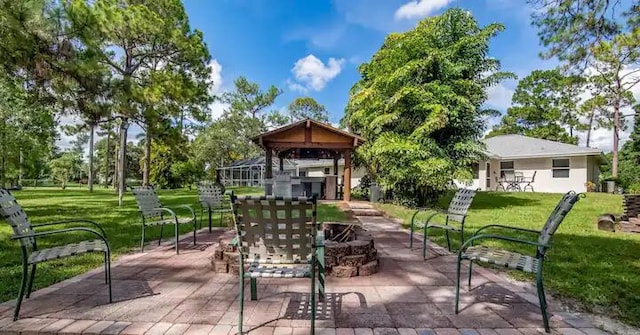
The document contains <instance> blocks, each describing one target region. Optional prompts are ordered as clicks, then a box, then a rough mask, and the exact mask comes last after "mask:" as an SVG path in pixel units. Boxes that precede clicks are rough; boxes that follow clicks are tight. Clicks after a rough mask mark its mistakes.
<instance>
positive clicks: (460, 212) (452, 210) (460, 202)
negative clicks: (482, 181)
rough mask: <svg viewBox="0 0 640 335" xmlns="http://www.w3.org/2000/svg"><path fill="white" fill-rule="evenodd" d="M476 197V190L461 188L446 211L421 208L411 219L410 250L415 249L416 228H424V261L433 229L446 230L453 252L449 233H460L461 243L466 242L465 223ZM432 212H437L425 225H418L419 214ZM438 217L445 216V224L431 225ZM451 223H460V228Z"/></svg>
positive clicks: (448, 244) (448, 242) (449, 247)
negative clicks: (427, 211) (414, 233)
mask: <svg viewBox="0 0 640 335" xmlns="http://www.w3.org/2000/svg"><path fill="white" fill-rule="evenodd" d="M475 195H476V190H472V189H466V188H461V189H458V190H457V191H456V193H455V194H454V195H453V198H452V199H451V202H449V208H448V209H446V210H440V209H432V208H419V209H418V210H417V211H415V213H413V216H412V217H411V234H410V238H411V240H410V241H409V248H410V249H413V231H414V230H415V227H416V226H417V227H418V228H422V259H427V240H428V235H427V233H428V230H429V228H432V229H434V228H435V229H442V230H444V233H445V236H446V238H447V248H448V249H449V251H451V241H450V239H449V232H450V231H453V232H458V233H460V243H463V242H464V221H465V219H466V218H467V212H468V211H469V207H471V203H472V202H473V198H474V197H475ZM425 210H431V211H436V212H435V213H433V214H431V215H430V216H428V217H427V219H426V220H425V223H424V225H416V223H415V221H416V220H415V219H416V216H417V215H418V213H420V212H422V211H425ZM437 215H444V216H445V222H444V224H437V223H431V220H432V219H433V218H435V217H436V216H437ZM450 222H457V223H459V225H460V226H459V227H457V226H453V225H450V224H449V223H450Z"/></svg>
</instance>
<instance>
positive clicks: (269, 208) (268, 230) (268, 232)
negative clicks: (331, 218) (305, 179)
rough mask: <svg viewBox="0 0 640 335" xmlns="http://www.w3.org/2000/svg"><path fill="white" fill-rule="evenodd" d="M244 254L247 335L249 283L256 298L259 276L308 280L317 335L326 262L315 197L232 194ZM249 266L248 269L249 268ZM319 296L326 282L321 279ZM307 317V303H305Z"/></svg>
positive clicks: (241, 267) (242, 276) (242, 283)
mask: <svg viewBox="0 0 640 335" xmlns="http://www.w3.org/2000/svg"><path fill="white" fill-rule="evenodd" d="M231 203H232V206H233V214H234V222H235V227H236V233H237V237H238V241H239V247H238V250H239V251H240V257H238V259H239V263H240V264H239V270H240V297H239V299H240V301H239V303H240V316H239V319H238V333H239V334H243V330H242V322H243V311H244V287H245V280H246V279H249V280H250V282H251V300H256V299H257V283H256V281H257V279H258V278H310V279H311V283H310V284H311V290H310V299H309V308H310V309H311V330H310V334H312V335H313V334H315V318H316V292H315V291H316V271H317V270H316V269H317V268H319V269H320V270H321V269H322V266H323V264H324V262H323V261H324V233H323V232H322V231H320V230H319V229H318V223H317V221H316V198H315V196H314V197H312V198H306V197H298V198H283V197H274V196H253V197H252V196H247V197H237V196H235V195H232V196H231ZM245 264H247V265H248V268H247V269H245ZM319 279H320V287H319V288H320V291H321V292H319V293H320V294H321V295H322V293H323V292H324V291H323V287H324V280H323V278H322V276H320V278H319ZM303 305H304V307H303V310H304V313H306V304H303Z"/></svg>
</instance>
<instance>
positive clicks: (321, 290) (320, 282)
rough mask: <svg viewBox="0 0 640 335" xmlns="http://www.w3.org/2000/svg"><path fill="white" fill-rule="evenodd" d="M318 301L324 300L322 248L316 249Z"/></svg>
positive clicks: (324, 274) (324, 278) (324, 275)
mask: <svg viewBox="0 0 640 335" xmlns="http://www.w3.org/2000/svg"><path fill="white" fill-rule="evenodd" d="M317 263H318V300H319V301H324V300H325V290H324V288H325V280H326V273H325V260H324V248H318V260H317Z"/></svg>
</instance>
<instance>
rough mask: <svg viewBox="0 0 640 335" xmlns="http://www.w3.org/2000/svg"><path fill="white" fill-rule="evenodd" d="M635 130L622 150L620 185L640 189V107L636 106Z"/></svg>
mask: <svg viewBox="0 0 640 335" xmlns="http://www.w3.org/2000/svg"><path fill="white" fill-rule="evenodd" d="M634 112H635V116H634V122H633V130H632V131H631V135H630V137H629V141H627V142H626V143H625V144H624V145H623V146H622V150H620V183H621V184H622V186H623V187H627V188H630V187H632V188H634V189H636V190H638V189H640V105H635V106H634ZM636 192H637V191H636Z"/></svg>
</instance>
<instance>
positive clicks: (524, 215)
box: [380, 192, 640, 326]
mask: <svg viewBox="0 0 640 335" xmlns="http://www.w3.org/2000/svg"><path fill="white" fill-rule="evenodd" d="M560 197H561V195H560V194H544V193H501V192H489V193H487V192H481V193H478V194H477V195H476V197H475V199H474V202H473V205H472V207H471V211H470V213H469V217H468V219H467V224H466V225H465V228H467V229H468V230H467V231H468V232H469V233H473V232H475V230H476V229H478V228H479V227H481V226H483V225H487V224H490V223H501V224H506V225H512V226H519V227H525V228H532V229H541V228H542V226H543V225H544V222H545V220H546V218H547V216H548V215H549V213H550V212H551V210H552V209H553V208H554V207H555V205H556V203H557V202H558V201H559V199H560ZM449 199H450V196H449V197H445V198H443V199H441V201H440V206H441V207H443V208H446V206H447V205H448V202H449ZM380 207H381V208H382V209H383V210H384V211H385V212H387V213H388V214H389V215H391V216H394V217H398V218H402V219H404V220H405V223H406V224H408V222H409V220H410V217H411V215H412V213H413V211H411V210H408V209H406V208H402V207H399V206H395V205H389V204H381V205H380ZM621 212H622V200H621V196H619V195H609V194H602V193H588V194H587V197H586V198H584V199H582V200H580V201H579V202H578V203H577V204H576V205H575V207H574V208H573V210H572V212H571V213H569V215H568V216H567V218H566V219H565V221H564V222H563V223H562V225H561V226H560V228H559V229H558V231H557V232H556V234H555V236H554V238H553V240H552V247H551V250H549V252H548V253H547V261H546V262H545V266H546V268H545V284H546V287H547V288H548V289H549V290H548V291H549V292H553V293H554V294H555V295H559V296H561V297H563V298H565V299H566V300H569V301H571V302H577V303H579V305H580V306H582V307H583V308H585V309H586V310H587V311H591V312H597V313H602V314H606V315H609V316H612V317H615V318H617V319H620V320H622V321H624V322H627V323H629V324H631V325H634V326H639V325H640V234H639V235H633V234H626V233H608V232H603V231H599V230H597V228H596V218H597V217H598V216H599V215H600V214H603V213H616V214H620V213H621ZM421 215H423V214H421ZM424 215H426V214H424ZM433 235H435V236H434V239H435V241H436V242H438V243H439V244H440V245H445V244H444V243H445V240H444V238H443V235H442V232H441V231H434V232H433ZM467 236H468V235H467ZM511 236H518V237H520V238H526V237H527V235H526V234H520V235H518V234H515V235H514V234H511ZM491 243H492V244H493V245H494V246H498V247H501V248H508V249H509V250H514V251H518V252H522V253H528V254H531V255H535V249H533V248H534V247H527V246H522V245H514V244H510V243H507V242H491ZM487 244H490V243H487ZM458 245H459V244H458V243H455V244H454V246H455V247H456V249H457V246H458ZM512 274H513V275H514V276H516V277H518V278H523V277H522V275H521V274H520V273H516V272H512ZM529 278H532V277H529Z"/></svg>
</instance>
